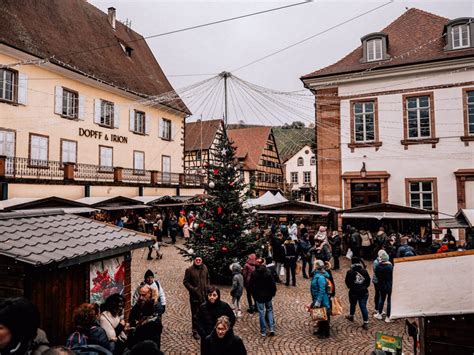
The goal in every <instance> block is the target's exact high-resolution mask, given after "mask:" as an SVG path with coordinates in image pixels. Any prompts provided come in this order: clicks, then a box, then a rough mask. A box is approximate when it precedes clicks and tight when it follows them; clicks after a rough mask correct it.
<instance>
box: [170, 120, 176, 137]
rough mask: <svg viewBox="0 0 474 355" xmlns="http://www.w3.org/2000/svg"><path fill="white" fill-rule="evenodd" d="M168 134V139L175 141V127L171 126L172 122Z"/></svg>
mask: <svg viewBox="0 0 474 355" xmlns="http://www.w3.org/2000/svg"><path fill="white" fill-rule="evenodd" d="M170 134H171V137H170V140H172V141H173V140H175V139H176V137H175V134H176V125H174V124H173V121H171V120H170Z"/></svg>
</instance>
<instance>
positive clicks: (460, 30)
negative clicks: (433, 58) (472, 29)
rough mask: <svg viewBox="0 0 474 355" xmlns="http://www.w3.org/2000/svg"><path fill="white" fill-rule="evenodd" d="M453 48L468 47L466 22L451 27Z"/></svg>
mask: <svg viewBox="0 0 474 355" xmlns="http://www.w3.org/2000/svg"><path fill="white" fill-rule="evenodd" d="M451 36H452V40H453V49H458V48H466V47H469V42H470V41H469V27H468V25H467V24H464V25H457V26H453V27H452V28H451Z"/></svg>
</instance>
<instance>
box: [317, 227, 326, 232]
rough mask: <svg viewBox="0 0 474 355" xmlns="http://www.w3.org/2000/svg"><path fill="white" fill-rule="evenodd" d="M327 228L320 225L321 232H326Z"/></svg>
mask: <svg viewBox="0 0 474 355" xmlns="http://www.w3.org/2000/svg"><path fill="white" fill-rule="evenodd" d="M326 230H327V228H326V227H325V226H320V227H319V232H321V233H324V232H326Z"/></svg>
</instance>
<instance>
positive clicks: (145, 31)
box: [89, 0, 474, 124]
mask: <svg viewBox="0 0 474 355" xmlns="http://www.w3.org/2000/svg"><path fill="white" fill-rule="evenodd" d="M89 2H90V3H92V4H93V5H95V6H97V7H98V8H100V9H101V10H103V11H104V12H107V8H108V7H110V6H113V7H115V8H116V9H117V18H118V19H119V20H121V21H122V22H124V20H125V19H128V20H130V21H131V27H132V28H133V29H134V30H135V31H137V32H139V33H140V34H141V35H143V36H149V35H153V34H158V33H163V32H167V31H172V30H176V29H180V28H184V27H189V26H193V25H199V24H203V23H206V22H212V21H217V20H221V19H225V18H229V17H234V16H239V15H244V14H248V13H251V12H256V11H262V10H266V9H270V8H274V7H279V6H283V5H287V4H292V3H298V2H300V1H298V0H296V1H286V2H282V1H280V2H275V1H264V0H260V1H255V0H254V1H229V0H218V1H197V0H194V1H191V0H187V1H185V0H174V1H157V0H155V1H153V0H146V1H145V0H133V1H131V0H89ZM387 2H389V1H388V0H377V1H375V0H373V1H339V0H325V1H313V2H308V3H306V4H303V5H299V6H295V7H291V8H287V9H283V10H279V11H275V12H270V13H266V14H262V15H257V16H254V17H249V18H245V19H240V20H235V21H231V22H226V23H223V24H217V25H213V26H210V27H205V28H200V29H195V30H191V31H185V32H181V33H176V34H171V35H167V36H163V37H158V38H153V39H149V40H147V42H148V45H149V46H150V47H151V49H152V51H153V53H154V55H155V57H156V58H157V60H158V62H159V63H160V65H161V67H162V69H163V70H164V72H165V74H166V75H167V76H168V79H169V80H170V82H171V84H172V85H173V87H174V88H175V89H177V90H178V91H179V89H180V88H183V87H187V86H189V85H191V84H193V83H196V82H199V81H202V80H204V79H207V78H210V77H211V76H176V75H188V74H213V73H219V72H222V71H232V74H233V75H235V76H237V77H239V78H242V79H244V80H246V81H249V82H251V83H254V84H257V85H260V86H264V87H268V88H271V89H274V90H281V91H294V90H301V89H302V88H303V85H302V83H301V81H300V80H299V77H300V76H302V75H304V74H307V73H310V72H312V71H314V70H317V69H319V68H321V67H324V66H326V65H329V64H332V63H334V62H335V61H337V60H338V59H340V58H341V57H343V56H344V55H346V54H347V53H348V52H350V51H352V50H353V49H354V48H356V47H357V46H359V45H360V38H361V37H362V36H363V35H365V34H368V33H371V32H376V31H380V30H381V29H383V28H384V27H385V26H387V25H388V24H389V23H390V22H392V21H393V20H395V19H396V18H397V17H399V16H400V15H401V14H402V13H403V12H404V11H405V8H406V7H408V8H411V7H416V8H419V9H422V10H425V11H429V12H432V13H435V14H437V15H441V16H445V17H448V18H451V19H452V18H457V17H465V16H469V17H474V1H472V0H471V1H452V0H439V1H429V0H418V1H397V0H395V1H394V2H393V3H391V4H389V5H387V6H385V7H383V8H381V9H379V10H377V11H375V12H373V13H371V14H368V15H365V16H364V17H362V18H360V19H357V20H354V21H352V22H349V23H347V24H345V25H343V26H341V27H339V28H337V29H334V30H331V31H329V32H327V33H325V34H322V35H320V36H318V37H316V38H313V39H311V40H309V41H307V42H305V43H303V44H300V45H298V46H296V47H294V48H291V49H289V50H287V51H284V52H282V53H280V54H277V55H274V56H272V57H270V58H268V59H265V60H263V61H261V62H258V63H256V64H253V65H251V66H249V67H246V68H243V69H241V70H237V71H233V70H234V69H236V68H238V67H240V66H242V65H245V64H247V63H249V62H252V61H253V60H255V59H258V58H260V57H263V56H265V55H267V54H270V53H272V52H274V51H277V50H279V49H281V48H283V47H285V46H288V45H290V44H293V43H295V42H297V41H299V40H302V39H304V38H306V37H309V36H311V35H313V34H316V33H318V32H321V31H323V30H326V29H328V28H329V27H331V26H333V25H335V24H337V23H340V22H343V21H345V20H347V19H349V18H351V17H354V16H355V15H357V14H360V13H363V12H365V11H367V10H370V9H372V8H375V7H376V6H378V5H382V4H384V3H387ZM208 90H210V89H208ZM235 90H237V88H235ZM217 92H218V91H217V89H216V93H215V94H212V93H211V94H210V95H209V99H208V101H211V100H212V96H213V95H214V96H215V97H216V101H221V97H222V96H217V95H218V94H217ZM204 93H205V91H204V92H203V93H198V92H196V93H195V94H190V96H192V95H196V96H197V95H204ZM242 95H243V94H242ZM237 96H238V94H237V93H236V94H235V100H236V101H237ZM189 100H190V99H188V101H189ZM203 100H204V99H203ZM185 101H186V100H185ZM194 101H196V102H197V101H198V100H197V99H196V100H194ZM250 102H251V101H250V99H248V100H247V101H246V100H244V96H242V97H241V98H240V104H239V103H236V104H235V105H236V106H237V105H238V106H239V107H240V108H241V110H240V112H244V113H243V114H241V115H243V116H247V117H239V118H237V117H235V116H239V115H240V114H239V110H238V109H236V108H235V107H234V108H233V110H231V112H229V116H230V121H231V122H232V121H234V122H235V121H236V120H237V119H243V120H244V121H247V122H252V118H250V116H256V115H257V112H256V111H249V109H248V108H245V106H246V103H247V106H248V105H250ZM213 105H214V104H211V103H209V105H208V106H209V107H207V108H206V109H203V107H205V106H204V104H197V103H193V102H191V103H190V107H191V109H192V110H194V111H193V112H194V113H196V114H197V115H200V114H204V115H206V116H216V115H219V114H220V115H222V105H220V103H216V104H215V108H211V106H213ZM193 106H194V107H193ZM262 110H264V109H263V108H262ZM282 110H283V109H282ZM283 111H284V110H283ZM309 114H310V112H309V111H308V115H309ZM262 115H263V114H262ZM268 116H270V117H267V118H266V119H267V120H268V122H267V124H268V123H273V124H280V123H281V122H282V121H292V120H294V119H295V118H294V117H293V118H292V117H282V116H284V112H280V113H279V114H276V113H275V112H274V111H273V113H271V114H269V115H268ZM276 116H279V117H276ZM203 118H204V119H206V118H217V117H203ZM309 119H310V118H308V120H309ZM254 123H263V122H254ZM306 123H307V122H306Z"/></svg>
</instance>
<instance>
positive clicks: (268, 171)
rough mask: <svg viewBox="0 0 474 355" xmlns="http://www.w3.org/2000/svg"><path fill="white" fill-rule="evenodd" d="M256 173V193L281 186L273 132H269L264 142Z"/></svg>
mask: <svg viewBox="0 0 474 355" xmlns="http://www.w3.org/2000/svg"><path fill="white" fill-rule="evenodd" d="M256 175H257V176H256V184H255V187H256V189H257V195H263V194H264V193H265V192H266V191H268V190H278V189H282V188H283V170H282V167H281V162H280V156H279V154H278V149H277V146H276V142H275V137H274V136H273V133H270V134H269V136H268V139H267V141H266V143H265V147H264V149H263V152H262V155H261V156H260V161H259V162H258V170H257V171H256Z"/></svg>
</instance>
